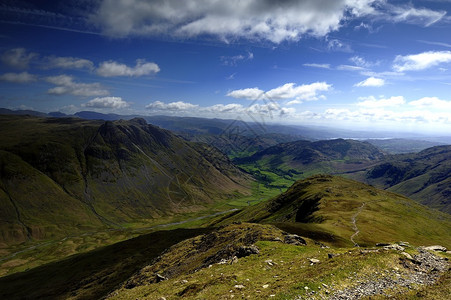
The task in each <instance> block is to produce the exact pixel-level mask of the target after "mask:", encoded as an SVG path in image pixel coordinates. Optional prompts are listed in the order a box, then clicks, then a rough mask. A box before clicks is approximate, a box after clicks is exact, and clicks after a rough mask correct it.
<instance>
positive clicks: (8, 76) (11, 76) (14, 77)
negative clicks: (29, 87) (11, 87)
mask: <svg viewBox="0 0 451 300" xmlns="http://www.w3.org/2000/svg"><path fill="white" fill-rule="evenodd" d="M0 80H1V81H7V82H12V83H30V82H33V81H36V80H37V76H36V75H32V74H30V73H28V72H22V73H5V74H2V75H0Z"/></svg>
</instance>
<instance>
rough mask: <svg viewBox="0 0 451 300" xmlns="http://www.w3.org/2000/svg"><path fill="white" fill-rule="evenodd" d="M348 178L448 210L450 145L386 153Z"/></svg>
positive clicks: (450, 179) (449, 196) (450, 171)
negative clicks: (409, 152)
mask: <svg viewBox="0 0 451 300" xmlns="http://www.w3.org/2000/svg"><path fill="white" fill-rule="evenodd" d="M352 177H353V178H356V179H358V180H361V181H365V182H367V183H369V184H372V185H375V186H378V187H381V188H384V189H388V190H390V191H393V192H396V193H400V194H403V195H405V196H408V197H410V198H412V199H415V200H417V201H418V202H420V203H422V204H425V205H427V206H429V207H433V208H437V209H440V210H442V211H445V212H448V213H451V146H450V145H448V146H437V147H432V148H428V149H426V150H423V151H421V152H419V153H413V154H404V155H394V156H390V157H388V158H387V159H386V160H384V162H381V163H380V164H378V165H376V166H374V167H372V168H369V169H368V170H366V171H365V172H361V173H357V174H353V175H352Z"/></svg>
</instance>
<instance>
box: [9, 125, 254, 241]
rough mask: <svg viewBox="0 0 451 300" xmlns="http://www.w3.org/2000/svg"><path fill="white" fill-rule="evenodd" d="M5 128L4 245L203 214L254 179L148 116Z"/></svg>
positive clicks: (216, 153)
mask: <svg viewBox="0 0 451 300" xmlns="http://www.w3.org/2000/svg"><path fill="white" fill-rule="evenodd" d="M0 127H1V128H2V131H1V133H0V164H1V165H0V169H1V180H0V203H1V204H2V211H1V215H0V222H1V223H0V232H1V234H0V238H1V241H2V242H6V243H18V242H22V241H26V240H29V239H46V238H52V237H54V236H65V235H67V234H68V233H73V232H84V231H86V230H91V229H95V228H97V229H98V228H109V227H115V228H118V227H122V226H131V225H132V224H136V223H141V224H144V223H145V222H146V220H149V219H155V218H158V217H161V216H167V215H173V214H176V213H181V212H190V211H198V210H200V209H203V208H205V205H209V204H212V203H214V202H215V201H217V200H220V199H222V200H226V199H230V198H233V197H236V196H237V195H240V194H246V193H248V191H249V183H250V182H251V180H252V179H251V178H250V177H249V176H248V175H246V174H244V173H243V172H241V171H240V170H239V169H237V168H236V167H235V166H234V165H233V164H232V163H231V162H230V160H229V159H228V158H227V157H225V156H224V155H223V154H222V153H221V152H219V151H218V150H217V149H216V148H213V147H210V146H208V145H206V144H200V143H191V142H187V141H185V140H183V139H181V138H179V137H177V136H176V135H174V134H172V133H171V132H169V131H167V130H163V129H160V128H158V127H156V126H153V125H149V124H147V123H146V121H145V120H143V119H138V118H136V119H132V120H130V121H123V120H119V121H107V122H105V121H88V120H82V119H77V118H37V117H31V116H1V118H0Z"/></svg>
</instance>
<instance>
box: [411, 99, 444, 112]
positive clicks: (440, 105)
mask: <svg viewBox="0 0 451 300" xmlns="http://www.w3.org/2000/svg"><path fill="white" fill-rule="evenodd" d="M409 104H410V105H412V106H416V107H419V108H432V109H439V110H450V109H451V101H449V100H441V99H439V98H437V97H423V98H421V99H418V100H415V101H411V102H409Z"/></svg>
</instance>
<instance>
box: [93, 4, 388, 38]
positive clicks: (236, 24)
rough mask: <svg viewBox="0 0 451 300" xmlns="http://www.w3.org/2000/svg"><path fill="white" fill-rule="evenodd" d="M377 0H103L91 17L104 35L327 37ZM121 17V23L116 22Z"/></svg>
mask: <svg viewBox="0 0 451 300" xmlns="http://www.w3.org/2000/svg"><path fill="white" fill-rule="evenodd" d="M374 2H380V1H378V0H363V1H355V0H337V1H327V3H325V2H324V1H317V0H307V1H259V0H247V1H240V0H230V1H200V2H199V1H197V0H185V1H177V0H166V1H162V0H161V1H158V0H157V1H139V0H130V1H120V0H103V1H102V2H101V4H100V6H99V9H98V11H97V12H96V13H95V14H94V15H93V16H92V17H91V20H92V22H93V23H95V24H97V25H98V26H99V27H101V28H102V29H103V31H104V33H106V34H108V35H111V36H115V37H125V36H128V35H160V34H167V35H174V36H182V37H196V36H201V35H214V36H218V37H219V38H221V39H223V40H228V39H233V38H246V39H253V40H255V39H257V40H269V41H272V42H274V43H280V42H282V41H286V40H299V39H300V38H301V37H302V36H303V35H306V34H308V35H312V36H325V35H327V34H328V33H330V32H331V31H335V30H337V29H339V28H340V26H342V20H343V19H344V18H345V16H346V18H350V17H359V16H364V15H368V14H372V13H374V8H373V7H372V4H373V3H374ZM118 20H120V21H118Z"/></svg>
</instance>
